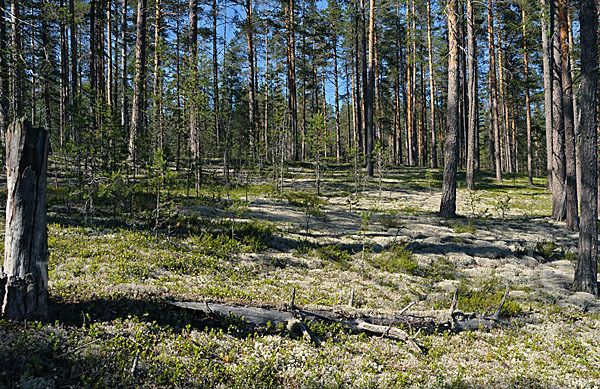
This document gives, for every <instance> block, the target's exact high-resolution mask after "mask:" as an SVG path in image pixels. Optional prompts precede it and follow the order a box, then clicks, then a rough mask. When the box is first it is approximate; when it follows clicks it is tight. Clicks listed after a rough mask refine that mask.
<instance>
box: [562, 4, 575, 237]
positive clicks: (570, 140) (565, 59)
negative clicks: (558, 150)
mask: <svg viewBox="0 0 600 389" xmlns="http://www.w3.org/2000/svg"><path fill="white" fill-rule="evenodd" d="M558 5H559V11H558V13H559V19H560V53H561V57H560V69H561V80H562V92H563V93H562V98H563V125H564V132H565V168H566V169H565V174H566V183H567V187H566V188H565V190H566V192H567V193H566V199H565V201H566V204H565V208H566V222H567V228H568V229H569V230H571V231H577V230H578V229H579V216H578V212H577V206H578V203H577V173H576V172H577V168H576V162H575V113H574V112H573V84H572V82H571V62H570V60H569V23H568V18H567V13H568V8H567V7H568V6H567V1H566V0H559V1H558Z"/></svg>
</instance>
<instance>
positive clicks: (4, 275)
mask: <svg viewBox="0 0 600 389" xmlns="http://www.w3.org/2000/svg"><path fill="white" fill-rule="evenodd" d="M47 159H48V132H47V131H46V130H45V129H43V128H32V127H31V125H30V124H29V123H28V122H27V121H26V120H25V119H19V120H17V121H15V122H13V123H12V124H11V125H10V126H9V128H8V131H7V134H6V182H7V193H8V198H7V202H6V212H7V213H6V215H7V218H6V228H5V247H4V267H3V269H2V272H1V273H0V301H2V317H3V318H6V319H13V320H23V319H30V318H34V317H37V318H42V319H43V318H46V317H47V315H48V291H47V290H48V234H47V227H46V223H47V216H46V166H47Z"/></svg>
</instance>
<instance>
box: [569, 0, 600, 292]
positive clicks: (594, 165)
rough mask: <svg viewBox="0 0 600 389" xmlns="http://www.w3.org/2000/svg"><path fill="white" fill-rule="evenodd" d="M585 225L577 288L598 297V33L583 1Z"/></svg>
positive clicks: (592, 10) (591, 5)
mask: <svg viewBox="0 0 600 389" xmlns="http://www.w3.org/2000/svg"><path fill="white" fill-rule="evenodd" d="M579 25H580V33H581V38H580V39H581V119H580V120H581V123H580V126H581V146H580V148H579V158H580V160H581V163H582V167H583V166H585V168H584V169H581V184H582V185H581V222H580V231H579V246H578V247H579V249H578V252H577V266H576V268H575V278H574V281H573V289H575V290H576V291H582V292H587V293H591V294H594V295H598V275H597V274H598V185H597V174H598V150H597V141H598V135H597V132H596V131H597V127H598V123H597V118H596V115H597V112H596V111H597V110H596V101H597V100H596V99H597V79H598V76H597V73H596V69H597V56H596V52H597V33H598V31H597V30H598V11H597V5H596V2H595V1H594V0H581V2H580V11H579Z"/></svg>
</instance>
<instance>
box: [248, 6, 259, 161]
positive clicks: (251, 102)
mask: <svg viewBox="0 0 600 389" xmlns="http://www.w3.org/2000/svg"><path fill="white" fill-rule="evenodd" d="M246 43H247V45H248V52H247V55H248V121H249V126H250V127H249V131H248V138H249V142H250V152H251V154H252V156H254V154H255V151H256V150H255V137H256V129H257V120H256V117H257V115H256V113H257V112H256V86H255V75H254V25H253V22H252V0H246Z"/></svg>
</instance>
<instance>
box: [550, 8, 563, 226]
mask: <svg viewBox="0 0 600 389" xmlns="http://www.w3.org/2000/svg"><path fill="white" fill-rule="evenodd" d="M559 10H560V5H559V0H551V3H550V15H551V25H550V30H551V31H552V156H553V160H552V186H553V188H552V217H553V218H554V219H555V220H564V218H565V216H566V215H565V214H566V209H565V203H566V201H563V197H564V196H566V193H565V177H566V172H565V127H564V111H563V102H564V100H563V95H562V94H563V89H562V69H561V66H562V64H561V55H562V53H561V44H560V16H559Z"/></svg>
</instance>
